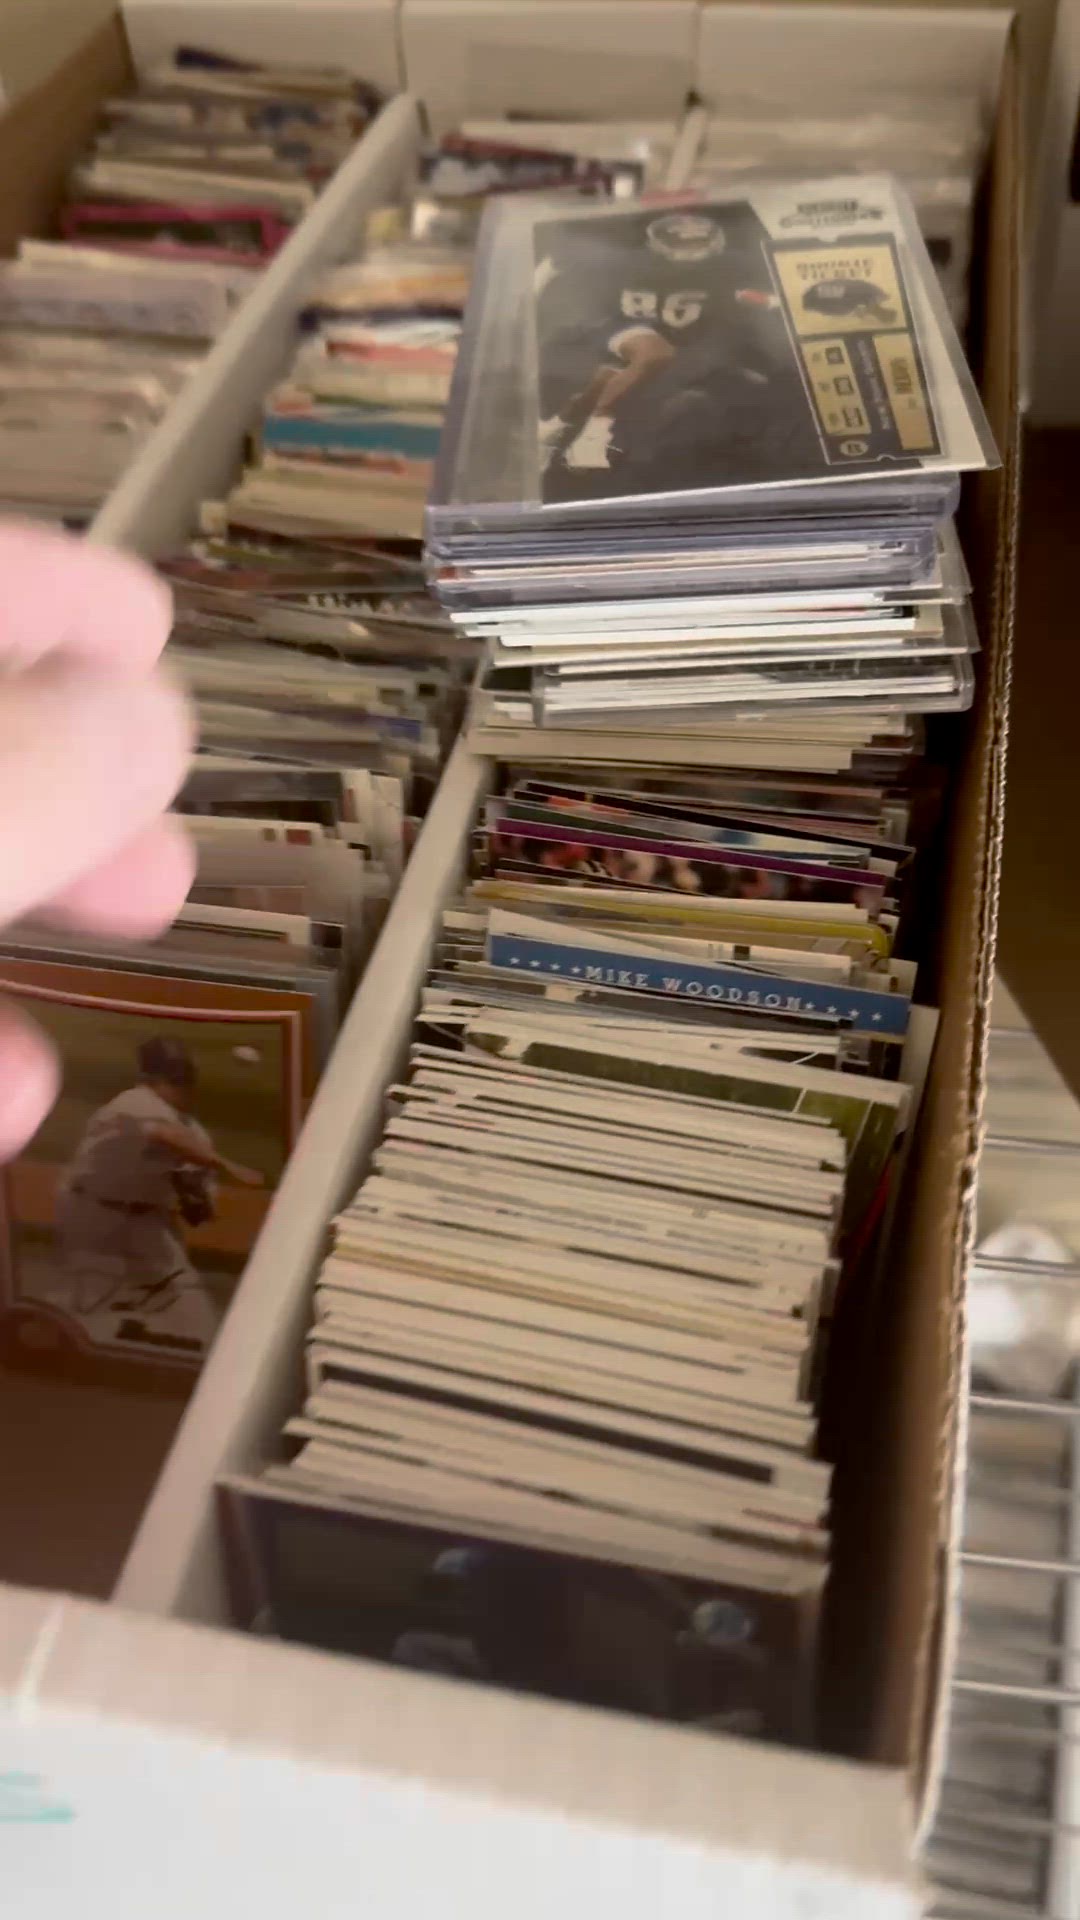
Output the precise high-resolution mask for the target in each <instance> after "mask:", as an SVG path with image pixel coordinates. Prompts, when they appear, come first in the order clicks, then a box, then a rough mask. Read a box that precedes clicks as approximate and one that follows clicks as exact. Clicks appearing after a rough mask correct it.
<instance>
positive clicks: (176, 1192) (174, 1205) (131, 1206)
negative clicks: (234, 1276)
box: [55, 1038, 263, 1350]
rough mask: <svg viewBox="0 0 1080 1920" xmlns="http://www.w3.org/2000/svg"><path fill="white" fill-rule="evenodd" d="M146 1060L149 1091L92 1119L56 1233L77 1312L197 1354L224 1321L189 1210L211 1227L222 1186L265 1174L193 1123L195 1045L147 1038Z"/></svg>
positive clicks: (142, 1057) (142, 1086)
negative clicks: (113, 1320)
mask: <svg viewBox="0 0 1080 1920" xmlns="http://www.w3.org/2000/svg"><path fill="white" fill-rule="evenodd" d="M137 1059H138V1069H139V1077H138V1081H137V1083H136V1084H135V1085H134V1086H131V1087H127V1088H126V1089H125V1090H124V1092H122V1093H118V1094H117V1095H116V1097H115V1098H114V1099H112V1100H110V1101H109V1102H108V1103H107V1105H105V1106H103V1107H99V1108H98V1110H97V1112H96V1113H95V1114H93V1115H92V1116H91V1118H90V1120H89V1121H88V1122H87V1125H86V1129H85V1131H84V1133H83V1136H82V1139H81V1140H80V1142H79V1145H78V1148H77V1150H76V1153H75V1157H74V1159H73V1161H72V1163H71V1165H70V1167H69V1168H68V1169H67V1172H66V1174H65V1175H64V1178H63V1181H62V1183H61V1187H60V1192H59V1195H58V1199H57V1207H56V1221H55V1226H56V1238H57V1241H58V1243H59V1247H60V1251H61V1256H62V1260H63V1266H64V1274H65V1280H66V1284H67V1304H68V1305H69V1306H70V1307H71V1308H72V1309H73V1310H74V1311H75V1312H77V1313H79V1314H82V1315H89V1314H95V1313H98V1312H100V1311H101V1310H103V1309H104V1310H107V1311H108V1312H110V1313H115V1314H117V1315H119V1316H120V1328H119V1332H120V1334H121V1335H123V1336H124V1337H127V1338H136V1337H138V1334H139V1333H140V1332H142V1331H144V1330H145V1329H146V1327H147V1326H148V1325H152V1327H153V1331H154V1333H155V1335H156V1336H157V1338H158V1340H159V1341H161V1342H162V1343H163V1344H168V1345H173V1346H176V1347H181V1346H182V1347H184V1348H190V1349H192V1350H194V1349H196V1348H202V1347H205V1346H207V1345H208V1344H209V1342H210V1341H211V1340H212V1339H213V1337H214V1334H215V1333H216V1331H217V1325H218V1318H219V1316H218V1310H217V1307H216V1305H215V1303H214V1301H213V1299H212V1297H211V1295H210V1293H209V1291H208V1289H207V1288H206V1286H205V1284H204V1283H203V1281H202V1280H201V1279H200V1277H199V1275H198V1273H197V1272H196V1270H195V1268H194V1267H193V1266H192V1264H191V1261H190V1260H189V1258H188V1255H187V1249H186V1247H185V1245H184V1240H183V1229H182V1224H181V1218H182V1216H181V1207H182V1206H183V1207H184V1211H185V1213H186V1215H187V1217H188V1218H191V1219H204V1218H205V1219H209V1218H211V1217H212V1215H213V1190H214V1177H215V1176H222V1175H223V1176H224V1177H225V1178H226V1179H230V1180H233V1181H235V1182H237V1184H238V1185H240V1186H245V1187H258V1186H261V1185H262V1183H263V1176H262V1175H261V1174H260V1173H256V1172H255V1171H253V1169H251V1168H250V1167H242V1166H236V1165H234V1164H233V1163H232V1162H231V1161H229V1160H226V1159H225V1157H224V1156H223V1155H222V1154H220V1153H218V1151H217V1149H216V1148H215V1146H214V1143H213V1141H212V1140H211V1138H210V1135H209V1133H208V1132H207V1131H206V1128H205V1127H204V1126H202V1125H201V1124H200V1122H199V1121H198V1120H196V1119H194V1118H193V1117H192V1113H191V1109H192V1106H193V1104H194V1099H195V1088H196V1071H195V1063H194V1061H193V1060H192V1058H191V1055H190V1054H189V1053H188V1051H187V1048H186V1047H184V1046H183V1045H182V1044H181V1043H180V1042H178V1041H175V1040H168V1039H164V1038H155V1039H152V1040H146V1041H144V1042H143V1044H142V1045H141V1046H140V1047H139V1049H138V1054H137ZM185 1183H186V1184H185ZM193 1197H194V1203H195V1211H194V1212H192V1210H191V1209H192V1201H193ZM163 1336H164V1338H163Z"/></svg>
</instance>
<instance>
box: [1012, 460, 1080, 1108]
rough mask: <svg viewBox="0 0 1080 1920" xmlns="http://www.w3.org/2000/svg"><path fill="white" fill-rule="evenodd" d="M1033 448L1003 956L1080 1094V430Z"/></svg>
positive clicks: (1026, 496) (1028, 469)
mask: <svg viewBox="0 0 1080 1920" xmlns="http://www.w3.org/2000/svg"><path fill="white" fill-rule="evenodd" d="M1025 456H1026V463H1025V472H1024V484H1023V500H1024V511H1023V523H1022V532H1021V551H1020V604H1019V618H1018V621H1017V631H1016V649H1015V664H1014V681H1013V699H1012V723H1011V731H1010V743H1009V782H1008V799H1007V805H1006V812H1005V864H1004V878H1003V890H1002V902H1001V927H1000V948H999V964H1000V967H1001V970H1002V972H1003V974H1004V976H1005V978H1006V980H1007V981H1008V983H1009V985H1010V987H1011V988H1012V990H1013V992H1014V993H1015V994H1016V996H1017V998H1018V999H1019V1000H1020V1002H1021V1005H1022V1006H1023V1008H1024V1011H1025V1013H1026V1014H1027V1017H1028V1019H1029V1020H1030V1021H1031V1022H1032V1024H1033V1026H1034V1027H1035V1028H1036V1031H1037V1032H1038V1033H1039V1035H1040V1037H1041V1039H1042V1041H1043V1043H1044V1045H1045V1046H1046V1047H1047V1048H1048V1049H1049V1051H1050V1053H1051V1055H1052V1056H1053V1058H1054V1060H1055V1061H1056V1063H1057V1065H1058V1067H1059V1068H1060V1070H1061V1072H1062V1073H1063V1074H1064V1075H1065V1077H1066V1079H1067V1080H1068V1081H1069V1084H1070V1085H1071V1086H1072V1088H1073V1090H1074V1092H1076V1093H1077V1094H1078V1095H1080V432H1076V433H1074V432H1068V433H1066V432H1061V433H1051V432H1040V433H1033V434H1030V435H1029V437H1028V442H1027V446H1026V449H1025Z"/></svg>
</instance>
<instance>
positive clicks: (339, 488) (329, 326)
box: [230, 127, 649, 540]
mask: <svg viewBox="0 0 1080 1920" xmlns="http://www.w3.org/2000/svg"><path fill="white" fill-rule="evenodd" d="M556 131H557V132H558V133H560V134H561V135H562V144H559V142H558V140H557V139H556ZM614 131H615V134H616V135H618V138H617V139H616V140H613V139H612V138H611V136H610V135H609V140H608V148H609V153H608V155H607V156H606V157H594V156H593V155H592V153H591V151H590V150H588V149H582V147H581V145H580V143H579V141H578V140H577V137H576V136H577V133H578V130H577V129H576V128H559V129H553V128H548V127H545V129H544V133H543V137H541V134H540V133H539V132H534V130H533V129H529V130H528V144H525V143H524V135H523V130H522V129H520V128H518V129H516V130H512V132H511V134H508V135H507V136H505V137H501V138H499V139H479V138H476V137H472V136H466V135H464V134H448V135H447V136H446V137H445V138H444V139H443V140H442V141H441V142H440V143H439V144H438V146H436V147H434V148H432V149H431V150H430V151H429V152H428V153H426V154H425V156H424V158H423V160H422V164H421V177H420V183H419V186H418V189H417V192H416V195H415V197H414V199H413V202H412V204H411V206H410V207H409V208H407V209H401V210H396V209H389V208H388V209H382V210H380V212H379V213H378V214H377V215H376V216H375V218H374V220H373V221H372V222H371V223H370V230H369V235H368V242H369V244H368V245H367V246H366V248H365V250H364V252H363V253H362V254H361V256H360V257H359V258H358V259H356V260H351V261H346V262H344V263H343V264H341V265H338V266H335V267H332V268H331V269H329V270H328V272H327V273H326V274H324V275H323V276H322V278H321V279H320V280H319V281H318V283H317V284H316V285H315V286H314V287H313V289H312V292H311V297H310V301H309V304H308V307H307V310H306V312H305V313H304V315H303V328H304V336H303V339H302V342H301V344H300V347H299V350H298V352H297V354H296V357H295V360H294V362H293V365H292V368H291V369H290V372H289V374H288V376H287V378H286V379H285V380H284V381H283V382H282V384H281V385H280V386H278V387H276V388H275V389H274V390H273V392H272V393H271V394H270V395H269V396H268V398H267V402H266V406H265V409H264V413H263V421H262V429H261V433H260V436H259V445H258V448H257V458H256V460H255V462H254V463H253V464H252V465H251V466H250V467H249V468H248V469H247V471H246V472H245V474H244V476H243V478H242V480H241V482H240V484H239V485H238V487H237V488H236V489H235V491H234V493H233V494H232V496H231V498H230V510H231V511H233V512H234V514H235V515H236V516H238V517H239V516H244V517H246V518H247V519H248V520H249V521H251V520H252V518H254V522H255V523H257V524H260V525H263V526H273V528H275V529H277V530H282V531H291V532H299V533H303V532H305V531H307V530H312V531H315V532H317V533H321V534H326V533H328V532H330V531H332V530H334V529H339V528H341V527H342V525H343V524H347V526H348V527H349V528H350V529H353V528H355V527H356V524H357V513H358V510H359V511H362V515H363V521H364V525H365V527H366V529H367V530H368V532H370V533H371V534H373V535H379V536H382V537H384V538H404V539H413V540H418V539H419V538H420V535H421V531H422V525H423V511H424V504H425V501H426V499H427V496H428V493H429V490H430V486H431V480H432V475H433V472H434V461H435V455H436V453H437V452H438V448H439V442H440V438H441V434H442V428H443V422H444V418H445V413H446V403H447V399H448V396H449V392H450V381H451V377H452V374H453V370H454V363H455V361H456V358H457V350H458V343H459V341H460V338H461V324H462V316H463V313H464V309H465V302H466V299H467V298H468V292H469V283H470V278H471V271H472V252H473V246H474V244H475V240H476V233H477V229H478V225H479V220H480V215H481V212H482V210H483V207H484V205H485V204H486V202H487V200H488V199H490V198H491V197H492V196H493V195H497V194H516V193H521V192H524V191H526V190H528V189H531V188H536V187H538V186H539V187H545V188H559V189H562V190H564V191H565V192H567V193H570V194H581V195H587V196H592V197H596V196H600V197H604V196H609V197H619V196H625V195H627V194H630V193H633V192H634V191H636V190H637V188H638V187H639V186H640V185H641V184H642V181H643V180H644V178H645V174H646V164H645V157H644V156H645V154H646V153H647V152H648V151H649V147H648V142H647V140H646V138H645V137H644V135H642V134H638V133H635V132H634V131H633V130H626V131H625V132H622V133H620V130H619V129H618V128H616V129H615V130H614ZM613 147H614V149H615V153H614V156H612V154H611V152H610V149H611V148H613Z"/></svg>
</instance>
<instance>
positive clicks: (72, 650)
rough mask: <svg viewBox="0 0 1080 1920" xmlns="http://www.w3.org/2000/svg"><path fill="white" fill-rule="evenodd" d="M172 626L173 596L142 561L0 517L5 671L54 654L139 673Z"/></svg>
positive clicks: (0, 645) (0, 647) (0, 656)
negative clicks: (2, 520) (1, 520)
mask: <svg viewBox="0 0 1080 1920" xmlns="http://www.w3.org/2000/svg"><path fill="white" fill-rule="evenodd" d="M171 626H172V594H171V593H170V591H169V589H168V587H167V586H166V584H165V582H164V581H163V580H161V579H159V578H158V576H157V574H156V573H154V572H152V571H151V569H150V568H149V567H148V566H146V565H145V564H144V563H143V561H141V560H136V559H134V558H132V556H131V555H130V554H126V553H116V552H114V551H112V550H110V549H109V548H108V547H94V546H90V545H89V544H88V543H87V542H86V541H85V540H78V539H76V538H75V537H74V536H73V535H71V534H65V533H56V532H54V531H53V529H52V528H50V527H38V526H34V525H32V524H31V523H29V522H26V521H13V520H9V521H4V522H2V523H0V674H3V673H4V672H5V671H7V672H10V671H11V670H14V671H16V672H21V671H22V670H23V669H24V668H26V667H30V666H33V665H34V664H35V663H36V662H37V661H39V660H43V659H44V658H45V656H46V655H47V654H53V653H60V654H65V655H68V656H71V657H74V658H77V659H82V660H85V661H87V662H92V663H94V664H96V665H100V666H104V667H107V668H109V669H110V671H112V672H114V673H116V672H120V673H124V672H127V673H136V674H138V673H142V672H144V671H149V669H150V668H151V667H152V666H153V664H154V662H155V660H156V659H157V657H158V655H159V654H160V652H161V650H162V648H163V647H164V645H165V642H166V640H167V639H168V637H169V630H170V628H171Z"/></svg>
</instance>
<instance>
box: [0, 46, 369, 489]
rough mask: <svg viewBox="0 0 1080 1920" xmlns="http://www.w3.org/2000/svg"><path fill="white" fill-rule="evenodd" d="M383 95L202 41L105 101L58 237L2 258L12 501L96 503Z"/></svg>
mask: <svg viewBox="0 0 1080 1920" xmlns="http://www.w3.org/2000/svg"><path fill="white" fill-rule="evenodd" d="M378 104H379V96H378V94H377V93H376V92H375V90H374V89H373V88H371V87H370V86H368V85H366V84H365V83H364V82H361V81H358V80H356V79H355V78H353V77H352V76H351V75H349V74H346V73H344V72H336V71H323V70H315V69H304V68H300V67H295V68H294V67H254V66H241V65H240V64H238V63H236V62H233V61H229V60H224V59H222V58H220V57H219V56H217V55H214V54H211V53H205V52H201V51H199V50H196V49H191V48H181V49H180V50H178V52H177V53H176V55H175V56H174V58H173V59H172V60H171V61H170V62H168V63H167V64H166V65H164V66H163V67H161V68H160V69H158V70H156V71H155V72H154V73H152V74H150V75H149V76H147V78H146V80H145V81H144V83H143V84H142V85H141V86H140V87H139V89H138V90H137V91H136V92H134V93H133V94H131V95H128V96H125V97H123V98H118V99H115V100H110V101H107V102H106V103H105V106H104V108H103V111H102V119H101V126H100V128H99V130H98V132H97V135H96V137H95V140H94V145H93V149H92V151H91V152H90V153H89V154H88V155H87V156H86V157H85V158H83V159H82V160H81V161H80V162H79V163H78V165H77V166H76V168H75V170H74V173H73V175H72V178H71V181H70V183H69V190H68V198H67V200H66V202H65V204H64V205H63V207H62V208H61V210H60V217H59V237H58V238H56V239H50V240H37V239H35V240H24V241H23V242H22V243H21V245H20V247H19V252H18V256H17V258H16V259H15V260H13V261H9V262H5V263H4V264H3V265H2V266H0V500H3V501H4V502H7V503H9V504H12V505H24V506H31V507H33V508H34V509H35V510H36V511H38V512H39V513H43V514H51V515H53V516H54V517H58V518H62V519H65V520H69V521H73V522H74V521H79V520H83V519H85V518H87V517H88V516H89V515H90V514H91V513H92V512H93V511H94V509H95V508H96V507H97V506H98V505H99V504H100V502H101V500H102V499H103V498H104V497H105V495H106V494H107V493H108V492H109V491H110V489H111V488H112V486H113V485H114V484H115V483H116V481H117V480H118V479H119V477H120V475H121V473H122V472H123V470H124V467H125V466H126V465H127V463H128V462H129V461H130V460H131V459H132V458H133V457H134V455H135V454H136V453H137V452H138V449H139V447H140V446H141V445H142V443H143V441H144V440H145V439H146V438H147V436H148V435H149V433H150V432H151V431H152V429H153V427H154V426H155V425H156V423H157V421H158V420H159V419H160V418H161V416H162V414H163V413H164V412H165V410H166V408H167V407H168V406H169V405H170V403H171V401H172V400H173V399H174V398H175V396H176V394H177V392H178V391H179V390H180V388H181V387H182V385H183V384H184V381H185V380H186V379H187V377H188V375H189V374H190V372H191V371H192V369H193V368H194V366H195V365H197V363H198V360H199V358H200V357H201V355H202V353H203V352H204V351H205V349H206V347H207V345H208V344H209V343H210V342H211V341H212V340H213V339H214V338H215V336H216V335H217V334H218V333H219V332H220V331H221V329H222V328H223V327H224V326H225V325H226V323H227V322H228V320H229V318H230V317H231V315H232V313H233V312H234V311H235V309H236V307H237V306H238V304H239V303H240V301H242V300H243V299H244V298H245V296H246V295H247V293H248V292H249V291H250V289H251V287H252V286H253V284H254V281H255V277H256V275H257V274H258V272H259V270H260V269H261V268H262V267H263V265H264V264H265V263H266V261H268V260H269V259H270V258H271V257H272V256H273V254H274V253H275V252H276V251H277V249H278V248H279V247H280V246H281V245H282V243H283V242H284V241H285V240H286V239H287V237H288V235H289V234H290V233H291V231H292V229H293V227H294V226H295V224H296V223H297V221H299V220H300V219H302V218H303V216H304V214H305V212H306V211H307V209H308V208H309V207H310V206H311V205H312V204H313V202H314V200H315V198H316V195H317V194H318V192H319V190H320V187H321V186H322V184H323V183H324V182H325V181H326V179H327V178H328V177H329V176H330V174H331V173H332V172H333V171H334V169H335V168H336V167H337V166H338V165H339V164H340V162H341V161H342V160H343V159H344V158H345V156H346V155H347V153H348V152H349V150H350V148H351V147H352V145H353V143H354V142H355V141H356V140H357V139H358V138H359V137H360V135H361V134H362V132H363V130H364V128H365V126H366V125H367V124H368V122H369V120H370V118H371V115H372V114H373V113H374V111H375V110H376V108H377V106H378Z"/></svg>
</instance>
